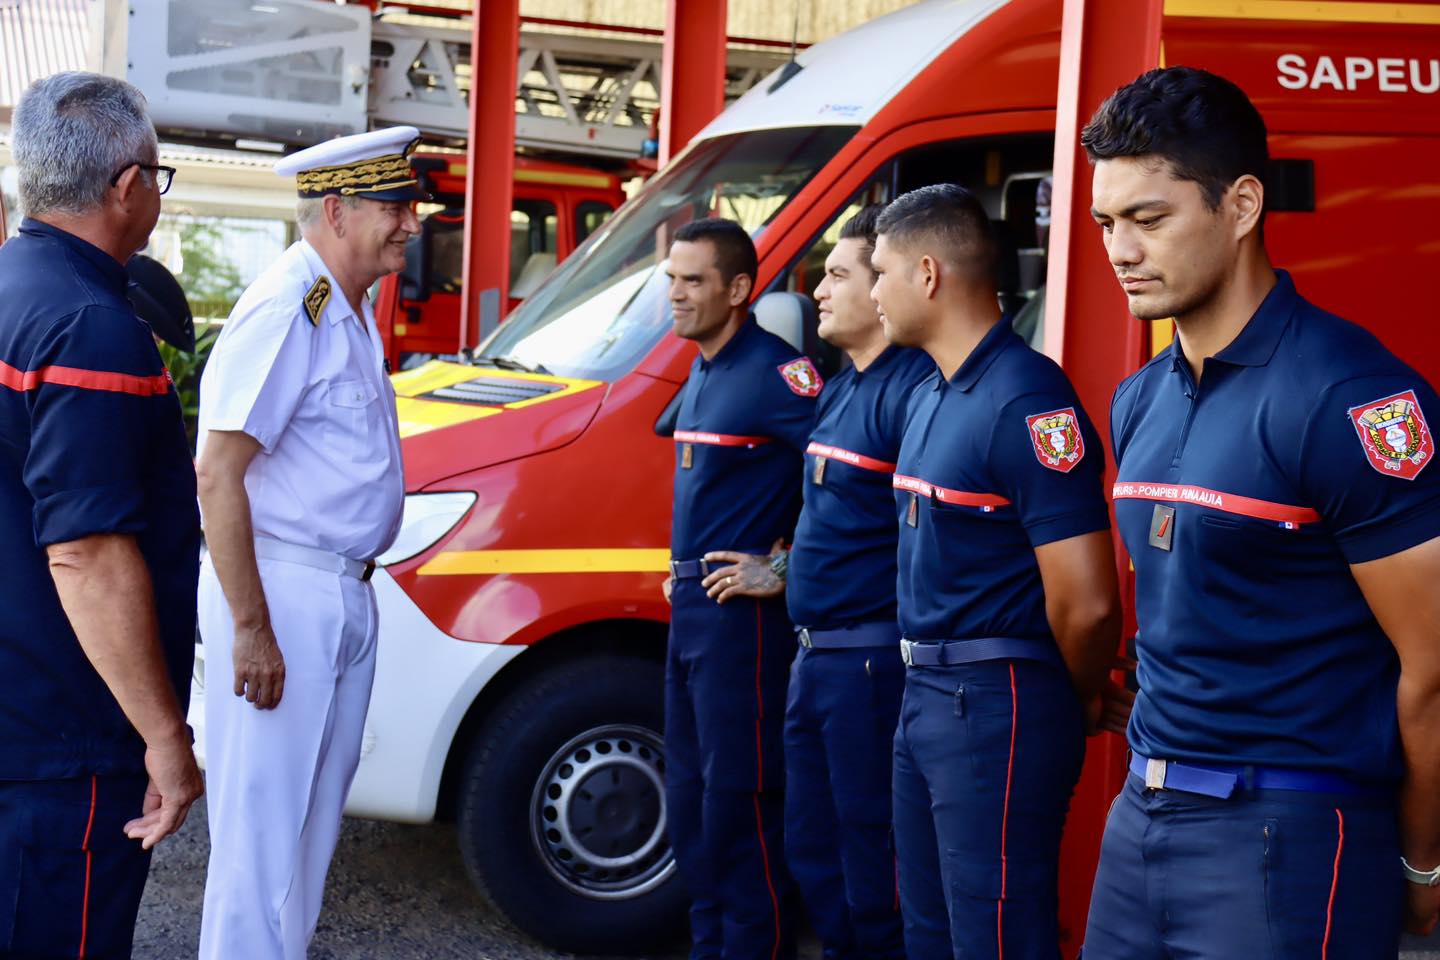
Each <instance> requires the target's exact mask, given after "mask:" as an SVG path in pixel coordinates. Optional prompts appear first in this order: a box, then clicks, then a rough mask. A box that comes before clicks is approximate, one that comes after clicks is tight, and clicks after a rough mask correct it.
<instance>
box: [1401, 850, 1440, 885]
mask: <svg viewBox="0 0 1440 960" xmlns="http://www.w3.org/2000/svg"><path fill="white" fill-rule="evenodd" d="M1400 869H1401V870H1403V871H1405V879H1406V880H1409V881H1410V882H1411V883H1416V884H1419V885H1420V886H1422V887H1440V867H1436V868H1435V869H1434V870H1416V869H1415V868H1414V867H1412V866H1410V864H1409V862H1408V861H1407V860H1406V859H1405V858H1404V857H1401V858H1400Z"/></svg>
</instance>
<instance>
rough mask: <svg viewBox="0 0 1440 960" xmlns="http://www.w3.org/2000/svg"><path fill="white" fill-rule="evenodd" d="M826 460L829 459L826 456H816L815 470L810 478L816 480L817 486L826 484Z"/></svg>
mask: <svg viewBox="0 0 1440 960" xmlns="http://www.w3.org/2000/svg"><path fill="white" fill-rule="evenodd" d="M826 462H827V461H826V460H825V458H824V457H816V458H815V470H814V471H813V473H812V474H811V476H810V479H811V480H813V481H814V482H815V486H817V487H820V486H824V485H825V464H826Z"/></svg>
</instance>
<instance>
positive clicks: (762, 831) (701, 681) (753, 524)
mask: <svg viewBox="0 0 1440 960" xmlns="http://www.w3.org/2000/svg"><path fill="white" fill-rule="evenodd" d="M666 270H667V274H668V276H669V277H670V294H669V299H670V307H671V309H672V311H673V316H674V327H675V333H676V334H677V335H679V336H681V337H684V338H685V339H687V340H694V341H695V342H696V343H697V344H698V345H699V347H700V355H699V356H698V357H696V358H695V363H694V365H693V366H692V367H691V368H690V376H689V379H688V380H687V381H686V383H685V386H684V387H683V388H682V391H683V392H682V396H681V401H680V411H679V415H678V419H677V421H676V429H675V501H674V525H673V528H672V532H671V541H670V544H671V545H670V552H671V556H672V557H673V559H672V561H671V564H670V571H671V575H670V579H669V580H667V581H666V590H667V595H668V596H669V598H670V603H671V614H670V644H669V652H668V655H667V661H666V670H665V797H666V804H667V806H666V816H667V818H668V821H669V832H670V840H671V843H672V844H673V846H674V849H675V860H676V863H677V864H678V865H679V867H680V871H681V874H682V875H683V877H684V880H685V882H686V884H687V885H688V886H689V888H690V893H691V897H692V903H691V908H690V932H691V938H692V941H693V946H692V948H691V956H692V957H693V958H696V960H700V958H718V957H721V956H722V955H723V956H724V957H726V958H727V960H728V958H742V957H743V958H756V960H773V958H775V957H778V956H783V955H788V954H789V953H793V949H794V947H793V934H792V932H791V929H790V923H789V919H788V916H787V900H788V898H789V896H790V882H789V878H788V874H787V872H786V870H785V850H784V842H783V831H782V798H783V784H784V776H785V772H784V765H783V762H782V751H781V745H780V732H781V721H782V719H783V717H784V704H785V686H786V680H787V678H788V675H789V669H790V661H791V660H792V659H793V658H794V655H795V635H794V631H793V628H792V627H791V625H790V620H789V619H788V618H787V617H786V615H785V605H784V602H783V601H782V600H779V599H775V598H771V599H752V598H747V599H743V600H741V599H736V600H729V599H728V598H723V597H722V599H725V600H726V602H717V600H716V599H715V598H712V597H711V596H710V593H709V591H708V590H707V587H706V586H705V585H704V584H703V582H702V581H704V580H705V578H706V577H708V576H709V575H710V574H711V572H712V570H711V564H710V561H707V560H706V559H705V555H706V554H707V553H711V552H713V551H716V550H738V551H740V552H744V553H750V554H765V553H767V551H768V552H770V553H772V554H773V556H774V558H775V562H776V564H777V567H778V566H779V565H780V564H781V563H782V562H783V557H784V553H783V551H782V550H781V544H782V543H783V541H785V540H788V539H789V537H790V536H791V534H792V533H793V531H794V529H795V518H796V515H797V514H798V512H799V508H800V484H799V480H800V470H801V463H802V460H801V458H802V455H803V451H804V449H805V442H806V440H807V438H808V437H809V435H810V425H811V423H812V421H813V420H814V417H815V398H816V397H817V396H818V395H819V393H820V388H821V386H822V383H821V379H820V374H819V373H818V372H817V371H816V370H815V367H814V366H813V365H812V364H811V363H810V361H809V360H808V359H806V358H805V357H802V356H797V355H796V353H795V350H794V348H792V347H791V346H790V345H789V344H787V343H786V342H785V341H784V340H781V339H780V338H779V337H777V336H775V335H774V334H772V333H769V332H767V331H765V330H762V329H761V328H760V327H759V325H758V324H757V323H756V322H755V319H754V317H753V316H751V314H750V312H749V303H750V295H751V292H752V290H753V287H754V283H755V270H756V256H755V246H754V244H753V243H752V242H751V240H750V237H749V235H748V234H746V233H745V231H744V229H743V228H742V227H741V226H740V225H739V224H737V223H734V222H732V221H728V220H718V219H707V220H697V221H695V222H693V223H688V224H686V225H684V226H683V227H681V228H680V229H679V230H677V231H676V233H675V242H674V244H673V245H672V246H671V248H670V258H669V260H668V262H667V267H666ZM767 569H768V568H767ZM746 576H747V574H742V573H736V574H730V575H727V577H726V581H725V583H724V584H723V585H722V590H724V589H728V588H730V587H736V586H743V585H744V580H745V577H746Z"/></svg>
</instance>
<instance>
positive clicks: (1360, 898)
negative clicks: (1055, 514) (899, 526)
mask: <svg viewBox="0 0 1440 960" xmlns="http://www.w3.org/2000/svg"><path fill="white" fill-rule="evenodd" d="M1081 142H1082V143H1084V145H1085V148H1086V150H1087V151H1088V152H1089V154H1090V159H1091V161H1092V162H1093V163H1094V165H1095V171H1094V199H1093V203H1094V208H1093V210H1092V213H1093V214H1094V217H1095V220H1096V222H1097V223H1099V225H1100V226H1101V228H1102V230H1103V231H1104V242H1105V248H1106V250H1107V252H1108V254H1109V257H1110V262H1111V264H1112V265H1113V266H1114V268H1115V273H1116V275H1117V277H1118V278H1119V280H1120V284H1121V286H1122V287H1123V288H1124V290H1125V294H1126V296H1127V297H1128V298H1129V302H1130V310H1131V312H1132V313H1133V314H1134V315H1135V316H1136V317H1137V318H1139V319H1141V320H1155V319H1160V318H1164V317H1174V318H1175V326H1176V339H1175V342H1174V344H1173V345H1172V347H1171V348H1170V349H1169V350H1167V351H1165V352H1164V353H1162V354H1160V355H1159V356H1158V357H1156V358H1155V359H1154V360H1153V361H1151V362H1150V363H1149V364H1147V365H1146V366H1145V367H1143V368H1142V369H1141V370H1140V371H1139V372H1138V373H1136V374H1135V375H1134V376H1132V377H1131V378H1129V379H1128V380H1126V381H1125V382H1124V383H1123V384H1121V386H1120V388H1119V390H1118V391H1116V394H1115V400H1114V404H1113V406H1112V409H1111V428H1112V435H1113V438H1114V443H1115V455H1116V460H1117V462H1118V463H1117V465H1118V473H1119V478H1118V481H1117V483H1116V485H1115V505H1116V515H1117V518H1118V523H1119V526H1120V532H1121V535H1122V536H1123V537H1124V540H1125V545H1126V547H1127V548H1128V550H1129V552H1130V556H1131V559H1132V560H1133V562H1134V565H1135V577H1136V589H1135V592H1136V614H1137V617H1138V620H1139V628H1140V629H1139V679H1140V693H1139V696H1138V697H1137V699H1136V701H1135V707H1134V712H1133V714H1132V715H1131V718H1130V729H1129V740H1130V746H1131V749H1132V751H1133V759H1132V762H1131V767H1130V772H1131V775H1130V777H1129V779H1128V782H1127V783H1126V785H1125V788H1124V791H1123V792H1122V793H1121V795H1120V797H1119V799H1118V801H1117V802H1116V804H1115V806H1114V808H1113V809H1112V812H1111V814H1110V820H1109V823H1108V824H1107V826H1106V830H1105V839H1104V844H1103V847H1102V851H1101V855H1100V868H1099V872H1098V875H1097V877H1096V882H1095V892H1094V897H1093V899H1092V901H1091V905H1090V922H1089V928H1088V930H1087V931H1086V937H1085V940H1086V942H1085V957H1086V960H1121V958H1124V960H1130V958H1136V960H1145V958H1156V960H1159V958H1162V957H1176V956H1186V957H1215V958H1221V957H1226V958H1229V957H1242V956H1243V957H1253V956H1262V955H1263V956H1275V957H1324V956H1327V955H1328V956H1331V957H1345V958H1347V960H1356V958H1367V957H1373V958H1380V957H1389V958H1393V957H1394V956H1395V955H1396V952H1397V949H1398V938H1399V931H1400V924H1401V916H1402V913H1404V912H1405V904H1406V899H1407V891H1408V900H1409V915H1410V922H1411V925H1412V927H1413V928H1414V929H1416V930H1417V931H1419V930H1428V929H1429V928H1430V927H1431V926H1432V925H1433V924H1434V921H1435V914H1436V902H1437V899H1436V889H1435V885H1436V884H1437V882H1440V870H1437V869H1436V868H1437V866H1440V644H1437V642H1436V640H1437V625H1440V592H1437V591H1436V589H1435V584H1436V582H1437V581H1440V469H1431V468H1430V461H1431V460H1432V459H1434V457H1435V443H1434V439H1433V436H1432V434H1431V432H1430V427H1429V425H1428V424H1427V422H1426V415H1427V413H1429V414H1433V413H1434V412H1435V411H1437V410H1440V398H1437V397H1436V395H1435V392H1434V391H1433V390H1432V389H1431V387H1430V385H1429V384H1427V383H1426V382H1425V381H1424V380H1423V379H1422V378H1421V377H1420V375H1419V374H1417V373H1416V372H1415V371H1414V370H1412V369H1411V368H1410V367H1408V366H1406V365H1405V364H1404V363H1402V362H1401V361H1400V360H1398V359H1397V358H1396V357H1395V356H1394V355H1393V354H1391V353H1390V352H1389V351H1388V350H1386V349H1385V348H1384V347H1383V346H1381V345H1380V343H1379V341H1377V340H1376V339H1375V338H1374V337H1373V336H1371V335H1370V334H1369V333H1367V332H1366V331H1364V330H1362V329H1361V328H1359V327H1357V326H1355V325H1353V324H1351V323H1348V322H1346V321H1344V320H1341V319H1340V318H1338V317H1335V316H1333V315H1331V314H1328V313H1325V312H1324V311H1323V310H1320V309H1318V308H1316V307H1314V306H1311V305H1310V304H1309V303H1307V302H1306V301H1305V300H1304V299H1302V298H1301V296H1300V295H1299V293H1297V292H1296V289H1295V284H1294V283H1293V281H1292V280H1291V279H1290V277H1289V275H1288V274H1286V273H1285V272H1284V271H1277V270H1275V269H1273V268H1272V267H1271V265H1270V260H1269V258H1268V256H1267V255H1266V252H1265V244H1264V239H1263V235H1262V225H1263V221H1264V214H1265V187H1264V180H1263V177H1264V171H1265V166H1266V161H1267V150H1266V140H1265V124H1264V121H1262V120H1261V118H1260V115H1259V113H1258V112H1257V111H1256V110H1255V107H1254V106H1253V105H1252V104H1251V103H1250V101H1249V99H1248V98H1247V97H1246V96H1245V94H1244V92H1242V91H1241V90H1240V89H1239V88H1238V87H1236V86H1235V85H1234V84H1232V83H1230V82H1229V81H1227V80H1224V79H1222V78H1220V77H1217V76H1214V75H1213V74H1209V73H1206V72H1204V71H1200V70H1192V69H1188V68H1184V67H1174V68H1170V69H1165V70H1154V71H1151V72H1150V73H1147V74H1145V75H1144V76H1142V77H1140V78H1139V79H1138V80H1136V81H1135V82H1134V83H1131V84H1129V85H1128V86H1125V87H1122V88H1121V89H1120V90H1118V91H1116V92H1115V93H1114V94H1113V95H1112V96H1111V97H1110V99H1109V100H1107V101H1106V102H1105V103H1104V104H1103V105H1102V106H1101V107H1100V109H1099V110H1098V111H1097V112H1096V114H1095V116H1094V118H1092V119H1091V121H1090V123H1089V125H1088V126H1087V127H1086V128H1085V130H1084V132H1083V134H1082V136H1081ZM1336 242H1337V243H1344V242H1349V241H1346V240H1344V239H1343V238H1339V237H1337V238H1336ZM1397 689H1398V693H1397ZM1397 799H1398V802H1399V807H1398V809H1399V814H1400V816H1399V822H1398V823H1397V821H1396V809H1397V807H1396V803H1397ZM1407 878H1408V879H1409V880H1410V883H1409V884H1408V885H1407V884H1406V883H1405V880H1406V879H1407Z"/></svg>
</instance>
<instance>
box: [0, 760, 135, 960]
mask: <svg viewBox="0 0 1440 960" xmlns="http://www.w3.org/2000/svg"><path fill="white" fill-rule="evenodd" d="M145 785H146V778H145V777H143V776H139V777H136V776H98V777H83V778H77V779H73V780H33V781H18V780H6V781H0V958H5V960H59V958H62V957H68V958H72V960H73V958H76V957H85V958H87V960H90V958H94V960H126V958H128V957H129V956H130V947H131V941H132V940H133V938H134V936H135V915H136V913H138V912H139V910H140V896H141V894H142V893H144V892H145V877H146V875H147V873H148V872H149V869H150V853H149V852H148V851H142V850H141V849H140V841H138V840H131V839H129V838H128V837H126V836H125V834H124V832H123V828H124V825H125V823H126V822H127V821H130V820H133V819H135V818H136V817H138V816H140V812H141V806H142V805H143V803H144V799H145Z"/></svg>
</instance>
